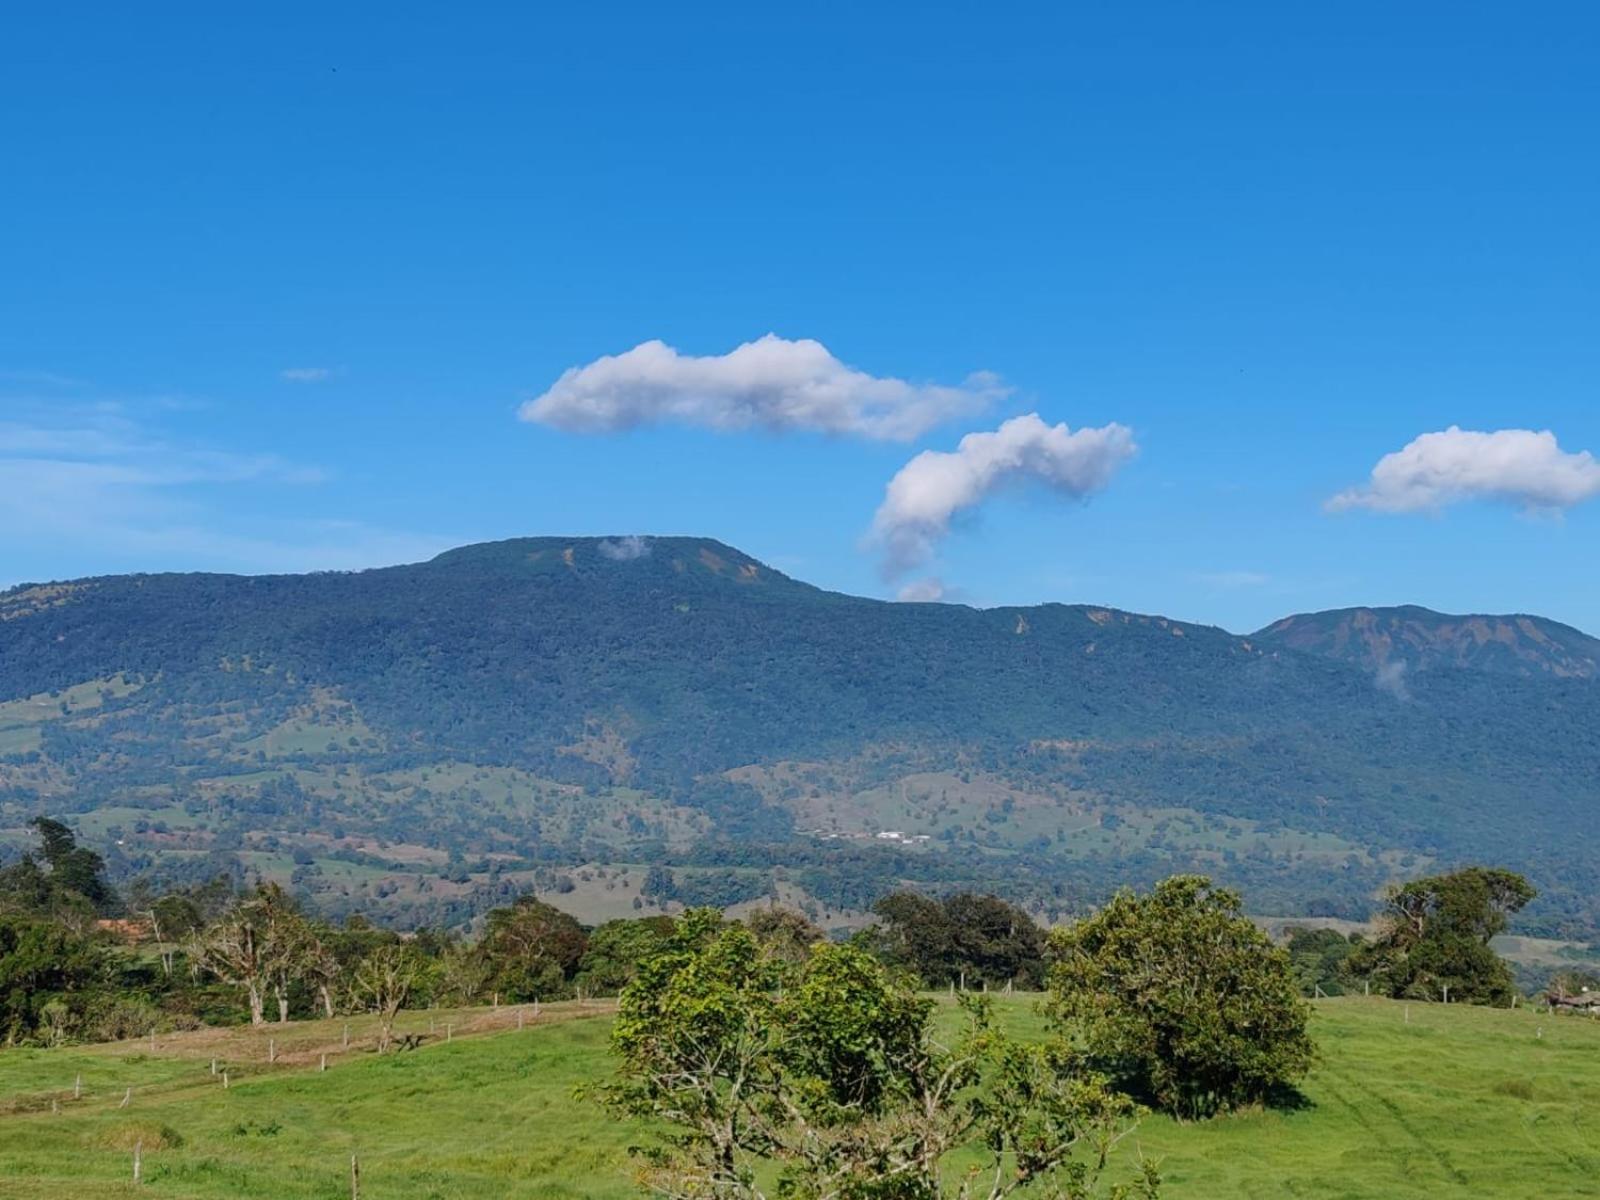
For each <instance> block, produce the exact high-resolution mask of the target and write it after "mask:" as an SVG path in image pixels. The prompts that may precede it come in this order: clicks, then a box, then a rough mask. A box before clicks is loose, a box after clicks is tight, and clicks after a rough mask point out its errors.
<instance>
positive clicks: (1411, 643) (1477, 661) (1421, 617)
mask: <svg viewBox="0 0 1600 1200" xmlns="http://www.w3.org/2000/svg"><path fill="white" fill-rule="evenodd" d="M1255 640H1256V641H1258V642H1260V643H1262V644H1263V645H1269V646H1283V647H1289V648H1291V649H1295V650H1305V651H1308V652H1310V653H1312V654H1321V655H1325V656H1326V657H1328V658H1337V659H1341V660H1343V661H1345V662H1351V663H1356V664H1358V665H1360V666H1364V667H1368V668H1370V669H1371V670H1374V671H1376V670H1379V669H1380V668H1385V667H1387V668H1389V669H1390V670H1391V672H1392V671H1393V669H1394V668H1396V667H1403V668H1404V669H1405V670H1407V671H1413V670H1418V671H1427V670H1432V669H1434V668H1436V667H1465V668H1467V669H1469V670H1473V671H1493V672H1495V673H1497V674H1501V675H1525V676H1529V675H1531V676H1538V675H1551V676H1555V677H1557V678H1561V679H1594V678H1595V677H1596V676H1600V639H1596V638H1592V637H1590V636H1589V635H1588V634H1586V633H1581V632H1579V631H1578V630H1576V629H1574V628H1572V626H1570V625H1562V624H1561V623H1560V622H1558V621H1550V620H1546V619H1545V618H1544V617H1530V616H1524V615H1518V616H1508V617H1494V616H1481V615H1478V616H1465V617H1457V616H1451V615H1449V614H1447V613H1436V612H1433V611H1432V610H1431V609H1426V608H1417V607H1415V606H1413V605H1407V606H1404V607H1400V608H1343V609H1338V610H1336V611H1333V612H1321V613H1306V614H1301V615H1297V616H1292V617H1285V618H1283V620H1281V621H1277V622H1274V623H1273V624H1271V625H1269V626H1267V627H1266V628H1265V629H1263V630H1262V631H1261V632H1260V633H1258V634H1256V635H1255Z"/></svg>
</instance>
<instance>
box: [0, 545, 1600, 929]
mask: <svg viewBox="0 0 1600 1200" xmlns="http://www.w3.org/2000/svg"><path fill="white" fill-rule="evenodd" d="M1364 613H1365V614H1370V619H1369V617H1368V616H1363V615H1362V614H1364ZM1452 622H1454V624H1452ZM1480 626H1481V627H1483V628H1487V629H1489V630H1490V631H1491V633H1492V636H1488V637H1486V638H1483V639H1479V640H1477V641H1474V638H1475V637H1476V635H1475V634H1474V633H1473V632H1472V631H1473V630H1476V629H1478V628H1480ZM1504 630H1510V631H1511V633H1512V634H1515V635H1517V636H1515V637H1511V638H1510V640H1509V641H1508V635H1507V634H1505V633H1503V632H1494V631H1504ZM1419 631H1420V632H1419ZM1429 631H1431V633H1430V632H1429ZM1425 634H1426V635H1427V636H1424V635H1425ZM1569 635H1570V636H1569ZM1383 639H1387V644H1388V645H1389V646H1390V647H1391V648H1390V649H1389V650H1388V651H1386V652H1385V653H1384V654H1382V655H1381V656H1380V655H1379V654H1378V652H1377V650H1376V649H1375V647H1377V646H1379V645H1382V644H1384V643H1383ZM1575 639H1576V640H1575ZM1585 640H1587V639H1584V638H1583V635H1581V634H1578V633H1577V632H1576V631H1574V630H1568V629H1567V628H1566V627H1564V626H1559V625H1556V624H1555V623H1553V622H1544V621H1541V620H1539V619H1538V618H1443V617H1435V616H1434V615H1433V614H1425V613H1424V612H1423V610H1354V611H1352V612H1348V613H1333V614H1315V615H1312V616H1308V617H1295V618H1289V619H1286V620H1285V621H1281V622H1279V623H1277V624H1276V625H1274V626H1272V627H1269V629H1267V630H1264V631H1262V633H1260V634H1258V635H1254V636H1251V637H1239V636H1236V635H1234V634H1230V633H1227V632H1225V631H1223V630H1220V629H1216V628H1211V627H1206V626H1198V625H1191V624H1186V623H1183V622H1177V621H1171V620H1168V619H1165V618H1162V617H1155V616H1141V615H1137V614H1132V613H1124V612H1119V611H1116V610H1112V609H1107V608H1100V607H1094V606H1085V605H1062V604H1050V605H1042V606H1038V607H1032V608H997V609H987V610H978V609H971V608H966V607H961V606H956V605H940V604H892V603H886V602H882V601H876V600H869V599H863V598H859V597H853V596H846V595H840V594H837V593H831V592H826V591H823V590H820V589H818V588H815V587H812V586H810V585H808V584H805V583H803V582H800V581H798V580H794V579H791V578H789V577H788V576H786V575H784V574H782V573H780V572H777V571H774V570H772V569H771V568H769V567H767V566H765V565H764V564H762V563H760V562H758V561H756V560H755V559H753V558H751V557H750V556H748V555H745V554H743V553H741V552H740V551H738V550H735V549H733V548H731V547H728V546H726V545H723V544H721V543H718V542H715V541H711V540H707V539H698V538H649V539H641V538H609V539H598V538H526V539H516V540H512V541H506V542H497V543H490V544H485V545H477V546H467V547H462V548H461V549H458V550H453V551H450V552H448V553H445V554H442V555H440V556H438V557H437V558H435V559H433V560H431V561H429V562H424V563H418V564H414V565H409V566H401V567H392V568H384V569H380V570H372V571H365V572H359V573H349V574H344V573H329V574H316V575H303V576H252V577H246V576H226V575H206V574H168V575H129V576H110V577H103V578H96V579H86V580H78V581H73V582H68V583H57V584H44V585H33V586H25V587H21V588H17V589H13V590H12V591H10V592H7V593H5V594H3V595H0V826H4V827H5V828H6V829H7V830H9V832H10V835H11V836H13V837H15V838H20V836H21V827H22V825H23V822H24V821H25V819H26V818H27V817H28V816H31V815H32V814H34V813H36V812H40V811H49V812H52V813H55V814H59V815H66V816H68V817H69V818H71V819H73V820H74V822H75V823H76V824H78V825H79V826H80V828H81V829H83V831H84V832H85V834H86V836H87V837H88V838H89V839H90V840H91V841H96V840H97V839H104V841H105V842H106V843H108V844H109V845H110V846H111V847H112V855H113V859H114V865H115V866H116V867H117V868H118V869H119V870H120V871H122V872H123V873H124V874H130V873H134V872H138V871H151V870H154V871H157V872H159V873H165V874H169V875H170V874H174V873H184V872H187V873H190V874H195V873H204V872H209V871H213V870H216V869H218V867H219V866H220V867H224V868H233V867H235V864H239V865H242V867H243V869H245V870H248V871H249V872H251V873H254V874H260V875H270V876H274V877H281V878H283V879H285V880H286V881H288V882H290V883H292V884H293V885H295V886H297V887H300V888H303V889H304V890H306V891H308V892H310V893H312V894H314V895H315V896H316V898H317V901H318V903H319V904H320V905H322V906H323V907H325V908H332V909H335V910H337V909H338V908H339V907H340V906H344V907H346V908H349V909H356V908H360V909H365V910H367V911H376V912H379V913H380V914H386V915H389V916H391V917H394V918H395V919H401V920H444V921H453V920H461V919H464V918H465V917H466V916H469V915H470V914H471V913H472V912H473V911H476V910H478V909H481V908H482V907H483V906H484V905H485V904H488V903H492V902H493V901H494V900H496V899H500V898H503V897H504V896H505V895H506V894H508V893H509V892H511V891H515V890H519V889H521V888H524V887H527V886H534V887H538V888H541V889H544V890H554V891H557V892H560V893H562V894H563V895H565V896H567V897H568V898H569V900H570V902H571V903H572V904H573V905H575V906H576V907H578V908H579V909H580V910H582V911H583V912H584V913H586V914H588V915H592V916H595V917H598V916H602V915H606V914H609V913H613V912H623V911H635V910H636V909H637V908H650V907H654V906H660V905H671V904H676V903H685V902H696V901H709V902H716V903H736V902H740V901H751V900H755V899H758V898H760V897H763V896H767V895H782V896H784V897H785V898H787V899H791V900H793V901H795V902H797V903H803V904H807V905H809V906H811V907H812V908H813V909H815V910H816V911H817V912H818V914H819V917H821V918H822V919H824V920H829V919H834V920H846V919H848V918H849V915H850V914H852V913H856V912H859V911H860V910H861V909H863V908H864V907H866V906H867V905H868V904H870V903H871V901H872V900H873V899H875V898H876V897H877V896H878V895H881V894H882V893H883V892H885V891H887V890H889V889H890V888H892V887H893V886H896V885H898V884H899V883H901V882H905V881H910V882H915V883H919V884H922V885H926V886H931V887H954V886H961V885H963V884H974V885H981V886H982V887H984V888H986V889H988V888H994V887H1001V888H1002V889H1004V890H1009V891H1010V893H1011V894H1013V895H1014V896H1015V897H1016V898H1018V899H1019V900H1022V901H1024V902H1027V903H1029V904H1031V905H1033V906H1034V907H1036V908H1038V909H1039V910H1040V911H1042V912H1045V913H1059V912H1064V911H1067V910H1069V909H1071V908H1073V907H1076V906H1081V905H1083V904H1086V903H1089V902H1092V901H1093V900H1095V899H1097V898H1098V897H1100V896H1102V895H1104V894H1105V893H1106V892H1107V891H1108V890H1109V889H1111V888H1112V887H1114V886H1116V885H1117V884H1119V883H1122V882H1130V883H1139V882H1145V881H1147V880H1150V879H1153V878H1156V877H1159V876H1161V875H1165V874H1170V873H1171V872H1172V871H1174V870H1184V869H1195V870H1204V871H1207V872H1209V873H1212V874H1214V875H1217V876H1219V877H1221V878H1223V879H1226V880H1229V881H1231V882H1234V883H1238V884H1240V885H1243V886H1246V887H1248V888H1249V889H1250V893H1251V896H1252V900H1253V902H1254V903H1255V904H1256V905H1257V906H1258V909H1259V910H1261V911H1275V912H1281V913H1289V914H1293V913H1302V914H1305V913H1311V914H1321V915H1338V916H1352V917H1359V916H1363V915H1365V913H1366V912H1367V911H1368V909H1369V908H1370V906H1371V897H1372V894H1373V893H1374V891H1375V890H1376V889H1377V888H1379V887H1380V886H1381V885H1382V884H1383V883H1384V882H1385V881H1387V880H1390V879H1392V878H1395V877H1397V876H1400V875H1404V874H1406V873H1415V872H1418V871H1421V870H1424V869H1427V868H1428V867H1430V866H1432V865H1436V864H1441V863H1447V862H1457V861H1463V860H1468V859H1476V860H1485V861H1494V862H1501V863H1505V864H1506V865H1509V866H1514V867H1517V868H1519V869H1523V870H1526V871H1527V872H1528V873H1529V874H1530V876H1532V877H1533V878H1534V880H1535V881H1536V882H1537V883H1538V884H1539V886H1540V887H1541V888H1543V889H1544V890H1545V892H1546V896H1545V898H1544V899H1543V900H1542V901H1541V902H1540V904H1539V905H1537V906H1535V907H1534V908H1533V909H1530V910H1529V913H1528V918H1527V924H1526V925H1525V928H1539V929H1545V930H1551V931H1555V930H1560V931H1564V932H1576V933H1583V934H1585V935H1587V934H1588V932H1589V931H1590V930H1592V929H1593V928H1594V927H1595V925H1596V911H1595V900H1594V899H1593V897H1594V896H1596V895H1597V894H1600V892H1597V889H1596V887H1595V884H1596V882H1597V881H1600V870H1597V868H1600V842H1597V840H1596V839H1595V837H1594V835H1593V833H1592V829H1593V822H1592V808H1593V803H1594V799H1595V781H1596V780H1597V779H1600V684H1597V683H1596V682H1595V681H1593V680H1592V679H1591V678H1590V677H1589V674H1588V673H1585V672H1584V671H1582V670H1580V669H1578V665H1579V664H1580V663H1581V661H1582V655H1583V644H1584V641H1585ZM1468 643H1471V644H1472V645H1473V646H1476V647H1477V648H1476V649H1474V650H1472V652H1470V653H1469V652H1467V650H1466V649H1465V647H1466V646H1467V645H1468ZM1591 644H1592V643H1591ZM1401 647H1403V648H1404V649H1405V653H1406V655H1407V657H1405V658H1404V661H1406V662H1408V663H1412V664H1413V665H1415V666H1416V667H1417V668H1418V669H1417V670H1415V671H1413V672H1409V673H1408V674H1407V676H1406V678H1405V679H1404V681H1403V686H1396V685H1395V681H1394V680H1393V679H1392V678H1391V677H1390V676H1388V675H1386V674H1385V673H1384V672H1383V671H1382V670H1381V668H1382V667H1383V666H1384V664H1386V663H1391V662H1394V661H1398V660H1399V653H1400V652H1399V648H1401ZM1419 647H1421V648H1423V649H1426V648H1428V647H1434V650H1433V652H1432V653H1431V655H1429V656H1421V655H1420V651H1419V650H1418V648H1419ZM1503 647H1509V648H1508V649H1506V650H1505V651H1504V652H1502V651H1501V649H1498V648H1503ZM1491 648H1495V649H1494V651H1493V652H1492V653H1491V652H1490V649H1491ZM1507 654H1510V655H1511V657H1510V658H1507V657H1506V655H1507ZM1541 654H1542V655H1544V657H1543V658H1541V657H1540V655H1541ZM1412 655H1418V656H1417V657H1415V658H1413V657H1411V656H1412ZM1540 662H1543V663H1546V664H1548V665H1546V666H1538V665H1536V664H1538V663H1540ZM1422 667H1426V668H1427V669H1425V670H1424V669H1421V668H1422Z"/></svg>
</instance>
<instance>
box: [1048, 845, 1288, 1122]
mask: <svg viewBox="0 0 1600 1200" xmlns="http://www.w3.org/2000/svg"><path fill="white" fill-rule="evenodd" d="M1052 949H1053V951H1054V953H1055V956H1056V960H1057V961H1056V964H1055V966H1054V968H1053V969H1052V971H1051V976H1050V989H1051V994H1052V995H1051V1011H1052V1013H1053V1015H1054V1016H1055V1018H1056V1020H1057V1021H1058V1022H1061V1023H1062V1025H1063V1026H1065V1027H1067V1028H1070V1029H1071V1030H1073V1031H1075V1032H1077V1033H1078V1034H1080V1035H1081V1037H1082V1038H1083V1041H1084V1044H1085V1046H1086V1048H1087V1049H1088V1052H1089V1054H1090V1056H1091V1058H1092V1060H1093V1061H1094V1062H1096V1063H1097V1064H1099V1065H1100V1066H1102V1067H1103V1068H1104V1069H1106V1070H1107V1071H1109V1072H1111V1073H1112V1075H1113V1077H1115V1078H1116V1079H1118V1080H1119V1081H1120V1082H1121V1083H1122V1084H1123V1085H1124V1086H1126V1087H1128V1088H1129V1089H1130V1090H1132V1091H1133V1092H1134V1093H1135V1094H1137V1095H1140V1096H1142V1097H1146V1098H1148V1099H1149V1101H1150V1102H1151V1103H1153V1104H1154V1105H1156V1106H1157V1107H1160V1108H1162V1109H1165V1110H1167V1111H1168V1112H1172V1113H1176V1114H1179V1115H1181V1116H1185V1117H1201V1116H1207V1115H1210V1114H1212V1113H1215V1112H1217V1111H1218V1110H1220V1109H1225V1108H1231V1107H1234V1106H1237V1105H1240V1104H1247V1103H1252V1102H1256V1101H1260V1100H1263V1099H1265V1098H1267V1097H1268V1096H1269V1095H1270V1093H1272V1092H1273V1091H1274V1090H1275V1089H1278V1088H1281V1087H1284V1086H1288V1085H1292V1084H1294V1083H1295V1082H1296V1081H1298V1080H1299V1079H1300V1078H1302V1077H1303V1076H1304V1075H1305V1073H1306V1071H1307V1070H1309V1069H1310V1066H1311V1063H1312V1059H1313V1057H1314V1053H1315V1049H1314V1046H1313V1044H1312V1041H1311V1038H1310V1035H1309V1034H1308V1033H1307V1031H1306V1024H1307V1021H1308V1019H1309V1015H1310V1013H1309V1009H1308V1008H1307V1006H1306V1004H1305V1002H1304V1001H1303V1000H1301V999H1300V996H1299V994H1298V989H1297V988H1296V986H1295V981H1294V977H1293V975H1292V974H1291V972H1290V969H1289V960H1288V956H1287V955H1286V954H1285V953H1284V952H1283V951H1282V950H1280V949H1278V948H1277V947H1275V946H1273V944H1272V942H1271V941H1270V940H1269V939H1268V937H1267V936H1266V934H1265V933H1263V932H1262V931H1261V930H1260V929H1258V928H1257V927H1256V926H1255V925H1254V924H1253V923H1252V922H1251V921H1249V920H1248V919H1246V918H1245V917H1244V916H1243V915H1242V914H1241V911H1240V901H1239V896H1238V895H1237V894H1236V893H1234V892H1231V891H1228V890H1226V889H1223V888H1217V887H1213V886H1212V884H1211V881H1210V880H1209V879H1207V878H1205V877H1204V876H1198V875H1175V876H1173V877H1172V878H1170V879H1166V880H1164V881H1162V882H1161V883H1159V884H1157V885H1156V887H1155V889H1154V890H1153V891H1152V892H1150V893H1148V894H1145V895H1136V894H1135V893H1133V892H1129V891H1123V892H1119V893H1118V894H1117V895H1116V896H1115V897H1114V898H1113V899H1112V900H1111V901H1110V903H1108V904H1107V905H1106V906H1105V908H1103V909H1102V910H1101V911H1100V912H1099V913H1097V914H1095V915H1094V916H1092V917H1089V918H1087V919H1086V920H1083V921H1080V922H1078V923H1077V924H1075V925H1073V926H1071V927H1069V928H1067V929H1063V930H1059V931H1057V932H1056V934H1054V935H1053V937H1052Z"/></svg>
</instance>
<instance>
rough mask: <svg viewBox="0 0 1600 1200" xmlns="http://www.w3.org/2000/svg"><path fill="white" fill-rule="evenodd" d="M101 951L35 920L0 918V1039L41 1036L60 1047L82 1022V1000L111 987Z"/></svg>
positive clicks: (56, 926) (57, 926) (60, 927)
mask: <svg viewBox="0 0 1600 1200" xmlns="http://www.w3.org/2000/svg"><path fill="white" fill-rule="evenodd" d="M113 978H114V977H113V973H112V970H111V963H110V962H109V959H108V955H107V953H106V950H105V947H104V946H103V945H101V944H99V943H98V942H96V941H94V940H93V939H91V938H89V937H86V936H84V935H82V934H78V933H74V932H73V931H72V930H71V929H69V928H67V927H66V926H64V925H62V924H60V923H58V922H54V921H49V920H45V919H43V918H39V917H23V916H3V915H0V1038H3V1040H4V1041H5V1043H6V1044H8V1045H9V1044H13V1043H15V1042H18V1041H21V1040H24V1039H27V1038H30V1037H33V1036H34V1035H35V1034H36V1033H38V1032H39V1031H40V1029H41V1026H42V1027H43V1028H44V1029H45V1030H46V1033H47V1037H46V1040H48V1041H50V1042H57V1043H58V1042H60V1041H64V1040H66V1038H67V1037H69V1036H71V1035H72V1034H73V1033H74V1032H75V1028H76V1027H77V1026H79V1025H80V1024H81V1023H82V1021H83V1019H84V1010H85V1002H86V1000H88V999H90V998H92V997H93V995H94V993H95V992H96V991H97V990H98V989H101V988H105V987H107V986H109V985H110V984H111V983H112V982H113Z"/></svg>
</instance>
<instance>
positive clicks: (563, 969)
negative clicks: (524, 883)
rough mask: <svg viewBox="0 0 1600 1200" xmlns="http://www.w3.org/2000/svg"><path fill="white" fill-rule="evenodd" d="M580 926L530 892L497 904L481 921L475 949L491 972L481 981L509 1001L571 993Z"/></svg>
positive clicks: (580, 953)
mask: <svg viewBox="0 0 1600 1200" xmlns="http://www.w3.org/2000/svg"><path fill="white" fill-rule="evenodd" d="M585 941H586V939H585V937H584V933H583V927H582V926H581V925H579V924H578V922H577V921H575V920H574V919H573V918H572V917H571V916H570V915H569V914H567V913H564V912H562V911H561V910H560V909H558V908H553V907H551V906H550V905H548V904H546V903H544V902H543V901H541V900H539V899H537V898H535V897H534V896H531V895H528V896H522V897H519V898H518V899H517V901H516V903H514V904H512V905H510V906H509V907H507V908H497V909H495V910H494V911H493V912H491V913H490V914H489V917H488V920H487V922H486V923H485V925H484V931H483V939H482V941H480V942H479V943H478V948H477V953H478V955H479V956H480V957H481V958H482V959H483V960H484V961H485V962H486V963H488V964H490V971H489V975H488V979H487V980H486V983H485V986H486V987H487V988H488V989H489V990H491V991H494V992H498V993H499V995H500V998H501V999H502V1000H504V1001H507V1002H510V1003H519V1002H521V1001H525V1000H553V999H557V998H560V997H562V996H566V995H568V994H569V991H570V987H571V980H572V978H573V976H574V975H576V974H577V970H578V964H579V963H580V962H581V961H582V959H583V951H584V945H585Z"/></svg>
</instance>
